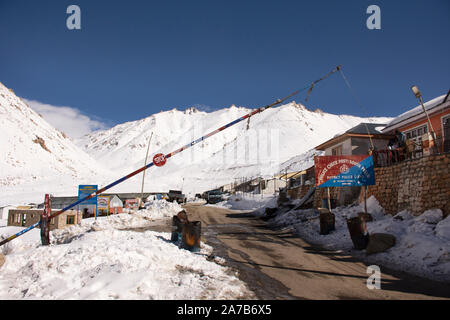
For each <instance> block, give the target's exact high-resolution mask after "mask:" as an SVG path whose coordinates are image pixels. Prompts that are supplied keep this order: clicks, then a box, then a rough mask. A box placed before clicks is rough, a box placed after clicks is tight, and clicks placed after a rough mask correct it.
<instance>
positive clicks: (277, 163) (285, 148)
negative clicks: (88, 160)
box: [76, 102, 391, 193]
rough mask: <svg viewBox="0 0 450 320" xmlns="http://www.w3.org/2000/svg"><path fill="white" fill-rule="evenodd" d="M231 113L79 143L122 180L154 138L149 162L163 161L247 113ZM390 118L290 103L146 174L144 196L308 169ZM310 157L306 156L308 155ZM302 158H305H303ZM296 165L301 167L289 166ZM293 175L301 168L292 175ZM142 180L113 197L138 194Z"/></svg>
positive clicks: (160, 120)
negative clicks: (337, 138) (363, 126)
mask: <svg viewBox="0 0 450 320" xmlns="http://www.w3.org/2000/svg"><path fill="white" fill-rule="evenodd" d="M251 111H252V110H251V109H247V108H243V107H236V106H231V107H229V108H225V109H221V110H218V111H214V112H202V111H199V110H197V109H195V108H188V109H186V110H185V111H179V110H177V109H173V110H170V111H165V112H160V113H158V114H154V115H151V116H149V117H147V118H144V119H141V120H138V121H131V122H127V123H123V124H120V125H117V126H115V127H113V128H111V129H109V130H104V131H97V132H95V133H91V134H89V135H87V136H84V137H83V138H81V139H79V140H77V141H76V143H77V144H78V145H79V146H80V147H82V148H83V149H84V150H85V151H86V152H87V153H88V154H89V155H91V156H92V157H94V158H95V159H96V160H98V162H100V163H102V164H103V165H104V166H106V167H107V168H108V169H111V170H112V171H114V172H115V173H117V175H118V177H120V176H121V175H125V174H127V173H129V172H131V171H133V170H135V169H137V168H140V167H142V166H143V165H144V160H145V155H146V150H147V145H148V142H149V138H150V136H151V134H152V133H153V136H152V139H151V143H150V152H149V158H148V161H147V163H148V162H151V161H152V157H153V155H155V154H156V153H160V152H161V153H164V154H167V153H169V152H171V151H174V150H176V149H178V148H179V147H181V146H184V145H186V144H188V143H189V142H191V141H192V140H195V139H197V138H199V137H201V136H203V135H205V134H206V133H209V132H211V131H213V130H215V129H217V128H219V127H221V126H223V125H225V124H227V123H229V122H231V121H233V120H235V119H237V118H239V117H241V116H243V115H245V114H247V113H249V112H251ZM390 120H391V118H381V117H373V118H361V117H355V116H349V115H334V114H329V113H325V112H322V111H321V110H316V111H310V110H308V109H306V108H305V107H304V106H303V105H301V104H297V103H295V102H291V103H288V104H285V105H282V106H280V107H277V108H272V109H268V110H266V111H264V112H262V113H260V114H257V115H255V116H253V117H252V118H251V119H250V121H247V120H245V121H242V122H240V123H238V124H236V125H234V126H232V127H230V128H228V129H226V130H225V131H223V132H220V133H218V134H216V135H214V136H212V137H210V138H208V139H207V140H205V141H203V142H202V143H199V144H197V145H194V146H193V147H191V148H189V149H187V150H185V151H183V152H181V153H179V154H177V155H175V156H174V157H172V158H170V159H169V160H168V161H167V163H166V164H165V165H164V166H163V167H152V168H150V169H149V170H147V171H148V172H147V173H146V176H145V177H146V178H145V190H146V191H164V190H167V189H168V188H180V189H183V190H184V191H185V192H191V193H193V192H200V191H204V190H207V189H210V188H214V187H216V186H221V185H224V184H227V183H230V182H233V181H234V179H237V178H242V177H247V178H249V177H255V176H271V175H273V174H275V173H278V172H280V170H281V169H283V167H282V164H283V165H284V166H287V165H289V166H290V167H295V168H297V167H299V166H301V164H300V165H299V164H298V163H305V164H308V163H309V162H310V161H309V162H308V161H307V160H308V159H304V158H305V157H306V158H307V157H308V155H310V156H311V155H312V154H313V152H312V151H310V150H311V149H312V148H314V147H315V146H317V145H319V144H321V143H322V142H324V141H326V140H328V139H330V138H331V137H333V136H334V135H336V134H338V133H341V132H343V131H346V130H348V129H349V128H351V127H353V126H356V125H357V124H359V123H361V122H370V123H387V122H389V121H390ZM308 151H309V152H308ZM304 153H305V156H301V155H302V154H304ZM293 163H297V164H298V165H296V166H295V165H294V166H292V165H293ZM297 169H298V168H297ZM140 179H142V176H140V177H139V178H137V177H136V178H134V179H131V180H130V181H126V182H124V183H123V184H122V185H121V186H118V188H117V189H115V190H118V191H119V190H120V191H125V190H128V191H130V189H133V188H134V189H136V191H137V190H139V188H140Z"/></svg>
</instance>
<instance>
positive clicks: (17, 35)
mask: <svg viewBox="0 0 450 320" xmlns="http://www.w3.org/2000/svg"><path fill="white" fill-rule="evenodd" d="M70 4H77V5H79V6H80V8H81V26H82V30H78V31H70V30H68V29H67V28H66V18H67V17H68V15H67V14H66V8H67V6H69V5H70ZM371 4H376V5H378V6H380V8H381V30H368V29H367V28H366V19H367V18H368V16H369V15H368V14H366V9H367V7H368V6H369V5H371ZM449 15H450V1H448V0H429V1H365V0H346V1H335V0H329V1H324V0H317V1H302V0H296V1H283V0H280V1H275V0H273V1H262V0H256V1H254V0H247V1H243V0H241V1H234V0H226V1H219V0H193V1H185V0H183V1H175V0H173V1H137V0H128V1H102V0H95V1H93V0H89V1H85V0H71V1H64V0H55V1H47V0H40V1H31V0H30V1H24V0H8V1H6V0H0V81H1V82H3V83H4V84H5V85H6V86H8V87H10V88H13V89H14V90H15V92H16V94H17V95H19V96H20V97H24V98H27V99H32V100H38V101H40V102H44V103H48V104H52V105H57V106H58V105H59V106H61V105H64V106H70V107H73V108H77V109H79V110H81V111H82V112H83V113H85V114H88V115H90V116H94V117H101V118H106V119H108V120H109V121H110V122H111V123H121V122H124V121H130V120H137V119H140V118H143V117H146V116H148V115H150V114H152V113H156V112H159V111H161V110H168V109H171V108H174V107H177V108H179V109H184V108H186V107H189V106H191V105H205V106H209V107H210V108H211V109H217V108H223V107H228V106H230V105H231V104H236V105H242V106H246V107H252V108H254V107H258V106H261V105H265V104H268V103H270V102H272V101H273V100H274V99H276V98H278V97H282V96H284V95H287V94H289V93H290V92H292V91H294V90H295V89H298V88H300V87H303V86H305V85H306V84H308V83H310V82H312V81H313V80H316V79H317V78H319V77H321V76H322V75H323V74H325V73H327V72H328V71H330V70H331V69H332V68H334V67H335V66H336V65H338V64H342V65H343V71H344V73H345V74H346V76H347V77H348V79H349V81H350V83H351V84H352V86H353V87H354V89H355V91H356V93H357V95H358V96H359V98H360V100H361V101H362V102H363V104H364V105H365V107H366V109H368V110H370V111H369V112H370V114H371V115H376V116H395V115H398V114H400V113H402V112H404V111H406V110H407V109H408V108H409V107H413V106H415V105H416V102H417V101H416V99H415V97H414V96H413V95H412V93H411V91H410V86H411V85H412V84H417V85H418V86H419V88H420V89H421V90H422V93H423V96H424V98H425V100H427V99H431V98H434V97H436V96H437V95H441V94H443V93H446V92H447V90H448V89H449V88H450V59H449V57H450V41H449V32H450V19H449ZM304 98H305V93H303V94H302V95H300V96H298V97H295V98H294V100H296V101H298V102H302V103H304ZM307 107H310V108H316V107H319V108H321V109H323V110H324V111H326V112H331V113H338V114H341V113H345V114H354V115H361V116H366V115H367V114H366V113H365V112H363V110H361V109H360V108H359V107H358V105H357V103H356V102H355V101H354V100H353V98H352V96H351V94H350V92H349V91H348V89H347V88H346V87H345V84H344V82H343V80H342V78H340V76H339V75H334V76H333V77H332V78H330V79H328V80H326V81H325V82H322V83H320V84H319V85H318V86H317V87H316V88H315V89H314V91H313V92H312V95H311V97H310V100H309V101H308V104H307Z"/></svg>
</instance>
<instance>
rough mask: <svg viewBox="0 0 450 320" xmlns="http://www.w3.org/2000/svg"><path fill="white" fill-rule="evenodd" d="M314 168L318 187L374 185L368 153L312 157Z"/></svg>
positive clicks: (371, 160)
mask: <svg viewBox="0 0 450 320" xmlns="http://www.w3.org/2000/svg"><path fill="white" fill-rule="evenodd" d="M314 168H315V173H316V186H317V187H319V188H325V187H349V186H370V185H375V173H374V170H373V158H372V156H369V155H353V156H321V157H314Z"/></svg>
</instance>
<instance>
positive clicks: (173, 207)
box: [137, 200, 183, 219]
mask: <svg viewBox="0 0 450 320" xmlns="http://www.w3.org/2000/svg"><path fill="white" fill-rule="evenodd" d="M181 210H183V208H182V207H181V206H180V205H179V204H178V203H177V202H176V201H174V202H168V201H166V200H152V201H149V202H146V203H145V209H143V210H139V211H138V212H137V214H138V215H141V216H143V217H147V218H151V219H163V218H172V216H174V215H176V214H177V213H178V212H180V211H181Z"/></svg>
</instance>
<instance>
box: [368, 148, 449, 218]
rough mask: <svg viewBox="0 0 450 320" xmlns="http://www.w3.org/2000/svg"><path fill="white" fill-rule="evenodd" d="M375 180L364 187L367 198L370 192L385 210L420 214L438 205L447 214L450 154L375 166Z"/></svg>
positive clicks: (393, 212)
mask: <svg viewBox="0 0 450 320" xmlns="http://www.w3.org/2000/svg"><path fill="white" fill-rule="evenodd" d="M375 181H376V185H375V186H369V187H368V188H367V197H368V198H369V197H370V196H371V195H374V196H375V198H376V199H377V200H378V201H379V203H380V205H381V206H382V207H383V208H384V209H385V210H386V212H387V213H390V214H396V213H397V212H399V211H402V210H405V209H406V210H408V211H410V212H411V213H413V214H414V215H420V214H421V213H422V212H424V211H425V210H428V209H435V208H439V209H441V210H442V212H443V213H444V215H445V216H447V215H448V214H450V154H443V155H435V156H428V157H424V158H421V159H416V160H409V161H404V162H401V163H398V164H395V165H393V166H390V167H384V168H375ZM360 199H361V200H362V199H363V193H362V192H361V196H360Z"/></svg>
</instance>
